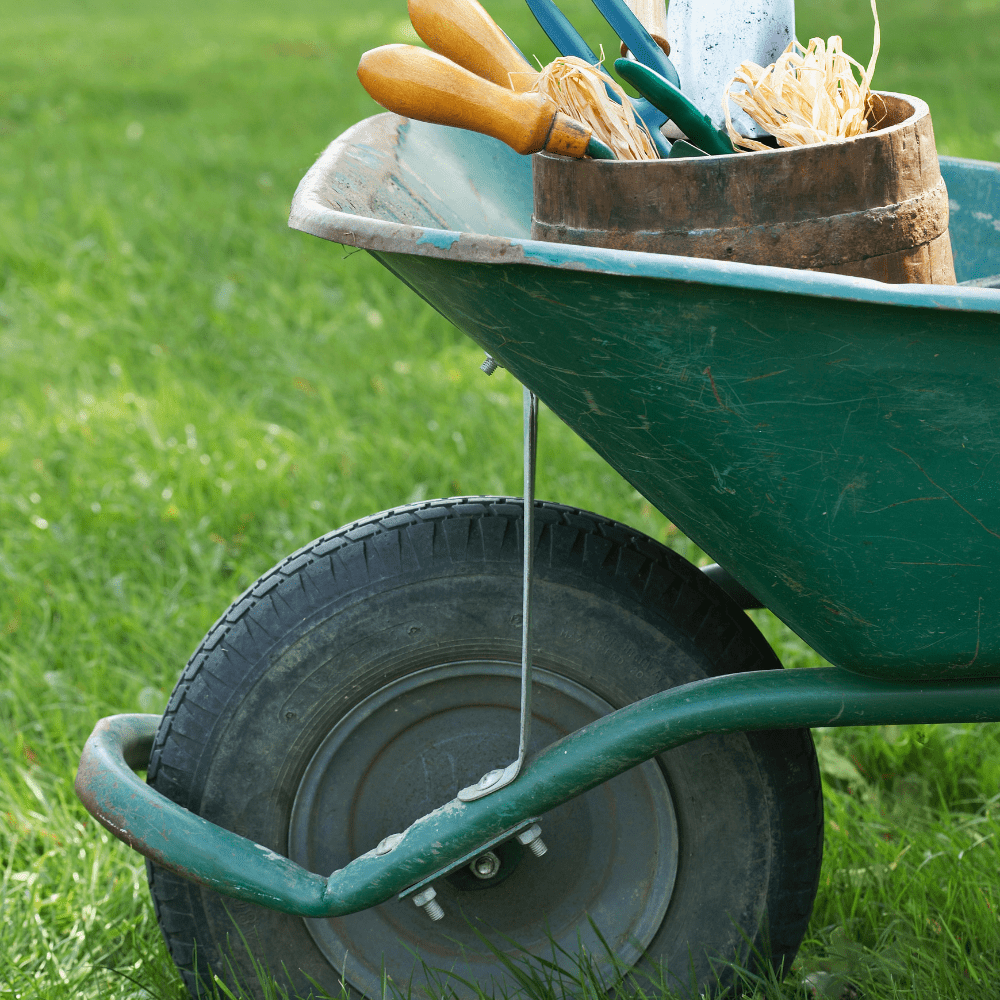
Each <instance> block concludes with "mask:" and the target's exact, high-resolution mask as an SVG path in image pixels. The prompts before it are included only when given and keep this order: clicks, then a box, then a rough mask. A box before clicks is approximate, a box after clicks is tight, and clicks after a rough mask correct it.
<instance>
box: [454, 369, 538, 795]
mask: <svg viewBox="0 0 1000 1000" xmlns="http://www.w3.org/2000/svg"><path fill="white" fill-rule="evenodd" d="M521 395H522V401H523V413H524V418H523V437H524V571H523V577H522V581H523V582H522V597H521V728H520V735H519V737H518V748H517V760H515V761H514V762H513V763H512V764H508V765H507V766H506V767H505V768H497V769H495V770H493V771H487V773H486V774H484V775H483V776H482V777H481V778H480V779H479V781H477V782H476V783H475V784H474V785H469V786H468V787H467V788H463V789H461V790H460V791H459V793H458V798H459V800H460V801H462V802H473V801H475V800H476V799H481V798H483V796H485V795H490V794H492V793H493V792H496V791H499V790H500V789H501V788H505V787H506V786H507V785H509V784H510V783H511V782H512V781H513V780H514V779H515V778H516V777H517V776H518V774H519V773H520V771H521V768H522V767H523V766H524V761H525V759H526V758H527V756H528V744H529V743H530V742H531V578H532V572H531V571H532V560H533V558H534V551H535V465H536V459H537V455H538V397H537V396H536V395H535V394H534V393H533V392H532V391H531V390H530V389H529V388H528V387H527V386H523V387H522V389H521Z"/></svg>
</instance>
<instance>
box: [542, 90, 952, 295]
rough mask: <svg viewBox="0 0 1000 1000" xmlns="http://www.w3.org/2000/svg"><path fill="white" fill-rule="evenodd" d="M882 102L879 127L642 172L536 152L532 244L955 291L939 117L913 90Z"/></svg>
mask: <svg viewBox="0 0 1000 1000" xmlns="http://www.w3.org/2000/svg"><path fill="white" fill-rule="evenodd" d="M873 105H874V117H875V118H876V119H878V121H877V122H873V125H874V126H875V127H874V129H873V131H870V132H868V133H866V134H865V135H862V136H857V137H855V138H853V139H841V140H837V141H836V142H829V143H822V144H819V145H814V146H796V147H792V148H790V149H775V150H768V151H767V152H759V153H742V154H739V155H736V156H707V157H695V158H691V159H676V160H652V161H650V160H646V161H633V162H628V161H625V162H621V161H607V160H571V159H568V158H566V157H562V156H551V155H548V154H545V153H536V154H535V156H534V157H533V176H534V194H535V208H534V214H533V215H532V219H531V235H532V238H533V239H537V240H548V241H550V242H556V243H576V244H582V245H584V246H600V247H612V248H614V249H619V250H642V251H646V252H648V253H667V254H678V255H680V256H683V257H710V258H713V259H715V260H737V261H742V262H743V263H746V264H771V265H774V266H777V267H794V268H803V269H808V270H813V271H832V272H835V273H837V274H850V275H854V276H856V277H860V278H874V279H876V280H877V281H885V282H890V283H893V284H904V283H907V282H919V283H926V284H930V283H933V284H943V285H953V284H955V266H954V263H953V261H952V256H951V241H950V240H949V238H948V192H947V190H946V189H945V186H944V180H943V179H942V177H941V171H940V169H939V167H938V158H937V150H936V149H935V146H934V130H933V128H932V126H931V115H930V110H929V109H928V107H927V105H926V104H925V103H924V102H923V101H921V100H919V99H918V98H916V97H908V96H907V95H905V94H888V93H879V94H877V95H876V97H875V99H874V101H873ZM883 106H884V114H883Z"/></svg>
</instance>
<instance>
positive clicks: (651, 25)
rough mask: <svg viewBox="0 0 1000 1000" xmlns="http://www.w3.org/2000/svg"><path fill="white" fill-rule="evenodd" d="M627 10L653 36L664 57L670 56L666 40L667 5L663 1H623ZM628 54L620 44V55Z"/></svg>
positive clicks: (668, 43)
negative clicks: (626, 5)
mask: <svg viewBox="0 0 1000 1000" xmlns="http://www.w3.org/2000/svg"><path fill="white" fill-rule="evenodd" d="M625 3H626V4H628V8H629V10H630V11H632V13H633V14H635V16H636V17H637V18H638V19H639V21H640V23H641V24H642V26H643V27H644V28H645V29H646V30H647V31H648V32H649V33H650V34H651V35H652V36H653V40H654V41H655V42H656V44H657V45H659V46H660V48H661V49H663V54H664V55H665V56H669V55H670V42H669V41H668V40H667V5H666V3H664V0H625ZM626 52H628V47H627V46H626V45H625V43H624V42H622V55H623V56H624V55H625V53H626Z"/></svg>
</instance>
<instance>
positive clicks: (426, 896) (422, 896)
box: [413, 886, 444, 920]
mask: <svg viewBox="0 0 1000 1000" xmlns="http://www.w3.org/2000/svg"><path fill="white" fill-rule="evenodd" d="M436 895H437V893H436V892H435V891H434V889H433V888H432V887H431V886H428V887H427V888H426V889H424V890H423V891H422V892H418V893H417V894H416V895H415V896H414V897H413V902H414V903H416V904H417V906H419V907H420V909H422V910H423V911H424V913H426V914H427V916H429V917H430V918H431V920H441V919H442V918H443V917H444V910H442V909H441V904H440V903H439V902H437V900H435V898H434V897H435V896H436Z"/></svg>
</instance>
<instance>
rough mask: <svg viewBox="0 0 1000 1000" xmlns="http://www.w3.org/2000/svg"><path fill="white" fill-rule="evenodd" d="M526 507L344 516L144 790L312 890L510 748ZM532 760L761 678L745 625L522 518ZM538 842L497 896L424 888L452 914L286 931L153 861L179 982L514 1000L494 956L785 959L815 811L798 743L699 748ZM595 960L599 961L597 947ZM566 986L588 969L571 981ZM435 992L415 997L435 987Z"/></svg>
mask: <svg viewBox="0 0 1000 1000" xmlns="http://www.w3.org/2000/svg"><path fill="white" fill-rule="evenodd" d="M522 527H523V505H522V503H521V502H520V501H517V500H509V499H503V498H489V497H480V498H466V499H461V498H459V499H451V500H438V501H431V502H428V503H423V504H416V505H412V506H408V507H403V508H399V509H396V510H392V511H389V512H387V513H383V514H379V515H376V516H374V517H371V518H367V519H365V520H362V521H359V522H357V523H355V524H352V525H349V526H347V527H345V528H342V529H340V530H339V531H336V532H333V533H331V534H329V535H326V536H324V537H323V538H320V539H318V540H317V541H315V542H313V543H312V544H311V545H308V546H306V547H305V548H304V549H301V550H300V551H299V552H297V553H295V554H294V555H292V556H289V557H288V558H287V559H286V560H284V561H283V562H282V563H280V564H279V565H278V566H276V567H275V568H274V569H272V570H271V571H270V572H269V573H267V574H265V575H264V576H263V577H262V578H261V579H260V580H259V581H258V582H257V583H256V584H255V585H254V586H253V587H251V588H250V589H249V590H248V591H247V592H246V593H245V594H244V595H243V596H242V597H240V598H239V599H238V600H237V601H236V602H235V603H234V604H233V606H232V607H231V608H230V609H229V610H228V611H227V612H226V614H225V615H224V616H223V617H222V618H221V619H220V620H219V621H218V622H217V623H216V625H215V626H214V627H213V628H212V630H211V631H210V632H209V633H208V635H207V637H206V638H205V640H204V641H203V642H202V644H201V645H200V646H199V648H198V649H197V650H196V652H195V654H194V655H193V656H192V658H191V660H190V661H189V663H188V665H187V667H186V669H185V670H184V673H183V674H182V676H181V678H180V681H179V682H178V684H177V687H176V688H175V690H174V693H173V695H172V697H171V699H170V703H169V705H168V707H167V710H166V712H165V714H164V717H163V721H162V723H161V725H160V729H159V732H158V734H157V737H156V740H155V743H154V747H153V753H152V757H151V760H150V765H149V771H148V780H149V782H150V783H151V784H152V785H153V786H154V787H155V788H156V789H157V790H158V791H160V792H162V793H163V794H165V795H167V796H168V797H169V798H171V799H172V800H174V801H175V802H177V803H179V804H180V805H182V806H184V807H186V808H188V809H191V810H193V811H194V812H196V813H198V814H199V815H201V816H204V817H205V818H207V819H209V820H211V821H212V822H213V823H217V824H219V825H221V826H223V827H226V828H228V829H230V830H234V831H235V832H237V833H239V834H242V835H243V836H244V837H248V838H250V839H251V840H253V841H255V842H257V843H259V844H262V845H264V846H266V847H268V848H270V849H271V850H274V851H276V852H278V853H280V854H283V855H286V856H288V857H290V858H292V859H293V860H294V861H296V862H298V863H299V864H301V865H303V866H304V867H306V868H308V869H309V870H311V871H315V872H319V873H321V874H324V875H325V874H328V873H329V872H331V871H333V870H335V869H337V868H339V867H342V866H343V865H344V864H346V863H347V862H349V861H350V860H351V859H352V858H353V857H356V856H358V855H359V854H362V853H364V852H365V851H367V850H370V849H371V848H372V847H373V846H374V845H375V844H376V843H378V841H379V840H380V839H382V838H383V837H385V836H387V835H388V834H390V833H395V832H397V831H399V830H402V829H404V828H405V827H406V826H407V825H408V824H409V823H411V822H412V821H413V820H415V819H417V818H418V817H419V816H421V815H423V814H425V813H427V812H428V811H430V810H431V809H433V808H435V807H437V806H439V805H441V804H443V803H444V802H446V801H448V800H449V799H451V798H453V797H454V795H455V793H456V792H457V790H458V789H459V788H461V787H463V786H464V785H467V784H470V783H472V782H474V781H475V780H477V779H478V778H479V777H480V776H481V775H482V774H483V773H484V772H485V771H488V770H490V769H491V768H494V767H497V766H502V765H504V764H506V763H508V762H509V761H510V760H511V759H513V757H514V756H515V755H516V749H517V716H518V695H519V682H518V676H519V662H520V613H521V578H520V577H521V540H520V537H521V531H522ZM536 533H537V542H536V549H535V551H536V555H535V587H534V603H533V609H534V610H533V628H534V646H535V650H536V652H535V657H534V659H535V665H536V682H535V695H534V703H533V719H534V724H533V743H534V746H535V747H540V746H544V745H546V744H548V743H550V742H552V741H553V740H555V739H558V738H559V737H560V736H562V735H563V734H565V733H567V732H570V731H573V730H575V729H577V728H579V727H580V726H582V725H585V724H586V723H588V722H590V721H591V720H593V719H595V718H597V717H599V716H601V715H604V714H606V713H608V712H610V711H612V710H613V709H615V708H618V707H621V706H624V705H626V704H629V703H631V702H633V701H636V700H638V699H641V698H644V697H647V696H648V695H651V694H654V693H655V692H657V691H660V690H663V689H664V688H667V687H671V686H673V685H677V684H682V683H686V682H689V681H694V680H698V679H700V678H704V677H708V676H716V675H720V674H727V673H735V672H738V671H747V670H764V669H777V668H780V664H779V663H778V661H777V659H776V658H775V656H774V653H773V652H772V651H771V649H770V647H769V646H768V645H767V643H766V642H765V641H764V639H763V637H762V636H761V634H760V633H759V632H758V631H757V629H756V628H755V627H754V625H753V624H752V622H750V620H749V619H748V618H747V617H746V615H745V614H744V613H742V612H741V611H740V610H739V608H738V607H737V606H736V605H735V604H734V603H733V602H732V601H731V600H730V599H729V598H728V597H727V596H726V595H725V594H724V593H723V592H722V591H721V590H720V589H719V588H718V587H717V586H716V585H715V584H714V583H712V582H711V581H710V580H708V579H706V578H705V577H704V575H703V574H702V573H701V572H700V571H699V570H698V569H696V568H695V567H694V566H692V565H691V564H690V563H688V562H686V561H685V560H683V559H681V558H680V557H679V556H677V555H676V554H675V553H673V552H671V551H670V550H668V549H666V548H664V547H663V546H662V545H660V544H658V543H657V542H655V541H653V540H652V539H650V538H648V537H646V536H644V535H641V534H639V533H637V532H635V531H633V530H631V529H629V528H627V527H625V526H624V525H621V524H618V523H616V522H613V521H609V520H607V519H605V518H601V517H598V516H596V515H594V514H588V513H585V512H583V511H579V510H575V509H572V508H569V507H564V506H560V505H556V504H551V503H538V504H537V505H536ZM542 828H543V837H544V840H545V843H546V844H547V846H548V848H549V850H548V853H547V854H546V855H545V856H544V857H537V856H535V855H534V854H533V853H531V852H530V851H528V850H524V849H521V848H520V846H519V845H517V844H513V845H508V846H507V847H506V848H504V850H503V851H499V852H498V853H499V855H500V858H499V860H500V862H501V867H500V871H499V873H498V874H497V875H496V876H495V877H494V878H493V879H490V880H485V881H484V880H479V879H476V878H474V877H472V876H471V875H470V873H469V872H468V871H466V870H461V871H459V872H456V873H454V874H453V875H451V876H449V877H447V878H443V879H439V880H438V882H437V883H436V888H437V891H438V901H439V902H440V903H441V904H442V907H443V909H444V911H445V916H444V919H442V920H440V921H438V922H434V921H432V920H431V919H430V918H429V917H428V916H427V915H426V914H425V913H424V912H423V911H422V910H420V909H419V908H417V907H415V906H414V905H413V902H412V901H411V900H409V899H407V900H402V901H400V900H397V899H393V900H390V901H388V902H386V903H384V904H382V905H381V906H377V907H373V908H372V909H370V910H367V911H364V912H362V913H357V914H353V915H351V916H348V917H344V918H338V919H329V920H313V919H309V920H306V919H301V918H297V917H290V916H287V915H285V914H281V913H278V912H276V911H273V910H268V909H265V908H262V907H259V906H256V905H254V904H251V903H245V902H241V901H237V900H234V899H230V898H226V897H223V896H220V895H218V894H216V893H213V892H211V891H209V890H207V889H205V888H203V887H201V886H199V885H197V884H195V883H193V882H189V881H186V880H184V879H182V878H179V877H177V876H175V875H173V874H171V873H168V872H166V871H164V870H162V869H157V868H156V867H155V866H150V867H149V881H150V888H151V891H152V895H153V900H154V904H155V907H156V914H157V919H158V920H159V924H160V927H161V930H162V932H163V935H164V938H165V939H166V942H167V945H168V947H169V949H170V952H171V954H172V956H173V958H174V960H175V961H176V963H177V965H178V967H179V968H180V969H181V972H182V974H183V976H184V980H185V982H186V984H187V985H188V987H189V988H190V989H191V991H192V993H194V994H195V995H199V994H202V993H205V992H208V984H209V982H210V975H213V974H217V975H219V976H220V978H221V979H222V980H223V981H225V982H227V983H228V984H229V985H230V988H236V987H238V988H242V989H244V990H245V991H247V992H248V993H250V994H257V995H263V993H264V990H263V988H262V987H261V986H260V985H259V983H260V978H261V976H260V970H262V969H265V968H266V969H267V970H269V973H270V974H271V975H272V976H274V978H275V979H276V980H277V981H278V982H279V984H281V986H282V987H283V988H285V989H289V990H291V991H292V995H294V993H296V992H297V993H299V994H301V995H302V996H306V995H308V994H309V991H310V990H314V989H315V987H316V985H319V986H322V987H323V988H324V989H326V990H328V991H329V992H330V993H331V994H333V995H338V994H339V991H340V989H341V983H342V982H344V983H346V985H347V986H349V987H350V989H351V990H352V992H353V993H354V994H355V995H364V996H368V997H376V996H381V995H382V994H383V991H384V985H383V979H382V976H383V974H384V975H386V976H388V977H390V978H391V980H392V981H393V982H394V983H395V984H397V985H398V987H399V988H400V989H402V990H404V991H405V990H406V989H407V988H408V984H412V985H413V987H414V988H418V991H419V990H422V988H423V987H424V986H425V985H427V984H426V983H425V979H424V977H425V976H427V977H429V980H430V983H431V984H433V982H434V981H435V979H436V980H437V981H438V983H439V985H440V986H441V987H443V988H444V989H446V990H447V989H450V990H454V991H455V992H456V993H457V995H458V996H460V997H464V996H467V995H468V996H471V995H472V992H471V989H470V988H469V987H468V986H467V985H465V984H463V980H464V981H467V982H473V981H474V982H478V983H479V984H480V986H482V987H483V988H484V989H485V990H486V992H487V993H489V992H491V991H494V990H496V991H497V992H498V993H500V992H503V991H506V992H508V993H511V992H513V991H514V990H516V987H517V982H516V980H515V979H514V978H512V975H511V973H510V972H509V970H508V969H507V967H506V964H505V962H506V961H508V960H509V959H511V958H513V959H514V961H515V962H517V961H527V960H528V959H527V957H526V956H528V955H536V956H543V957H544V958H547V959H548V960H550V961H551V960H552V959H553V956H557V957H558V956H560V955H562V956H563V958H561V959H559V961H560V962H561V963H562V964H563V965H564V966H565V965H566V963H567V962H569V958H568V957H566V956H580V955H581V948H582V954H583V955H585V956H589V957H587V958H585V959H584V961H585V963H586V962H589V963H590V964H591V966H592V971H594V972H596V973H597V974H599V975H601V976H603V977H604V979H605V981H606V982H607V983H609V984H610V982H612V981H613V979H614V976H615V974H616V970H617V971H619V972H620V970H621V969H622V968H628V967H633V968H634V970H635V971H634V973H633V974H635V975H643V976H645V975H656V974H657V973H656V971H655V970H657V969H660V970H665V971H664V973H663V974H664V977H665V978H664V982H665V983H666V985H668V986H670V987H671V988H673V989H675V990H679V991H691V992H692V993H693V995H697V994H698V993H700V992H702V991H703V990H704V989H705V988H706V987H708V986H709V985H712V984H714V985H716V987H718V986H720V985H721V986H727V985H731V984H733V982H734V972H733V970H732V968H731V967H730V966H729V965H728V964H727V962H735V963H737V964H739V965H741V966H742V967H744V968H749V969H750V970H752V971H757V972H760V971H762V970H763V969H765V968H766V967H768V966H773V967H774V968H776V969H777V970H778V971H779V974H780V972H781V971H782V970H786V969H787V968H788V966H789V965H790V963H791V960H792V958H793V957H794V955H795V952H796V950H797V948H798V945H799V943H800V941H801V939H802V936H803V934H804V932H805V929H806V924H807V922H808V919H809V916H810V913H811V910H812V904H813V899H814V897H815V892H816V887H817V883H818V878H819V869H820V861H821V856H822V832H823V813H822V797H821V786H820V777H819V771H818V767H817V763H816V756H815V751H814V748H813V744H812V739H811V736H810V733H809V731H808V730H778V731H769V732H752V733H735V734H730V735H725V736H705V737H702V738H701V739H698V740H696V741H694V742H692V743H689V744H687V745H685V746H682V747H679V748H677V749H674V750H672V751H670V752H668V753H666V754H663V755H662V756H661V757H659V758H656V759H655V760H652V761H648V762H647V763H646V764H644V765H641V766H639V767H637V768H633V769H632V770H631V771H629V772H626V773H625V774H623V775H620V776H619V777H618V778H615V779H613V780H612V781H610V782H607V783H605V784H604V785H602V786H599V787H598V788H595V789H593V790H592V791H590V792H588V793H587V794H585V795H583V796H580V797H579V798H577V799H574V800H572V801H571V802H568V803H566V804H565V805H563V806H561V807H559V808H557V809H555V810H552V811H551V812H550V813H548V814H546V815H545V816H544V817H542ZM605 944H606V945H607V947H608V948H609V949H610V951H611V952H613V953H614V955H615V958H611V957H610V956H609V954H607V953H606V952H605ZM567 972H568V974H570V975H574V974H576V975H579V974H580V970H579V969H577V970H575V972H574V970H573V969H568V970H567ZM432 988H433V986H432Z"/></svg>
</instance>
